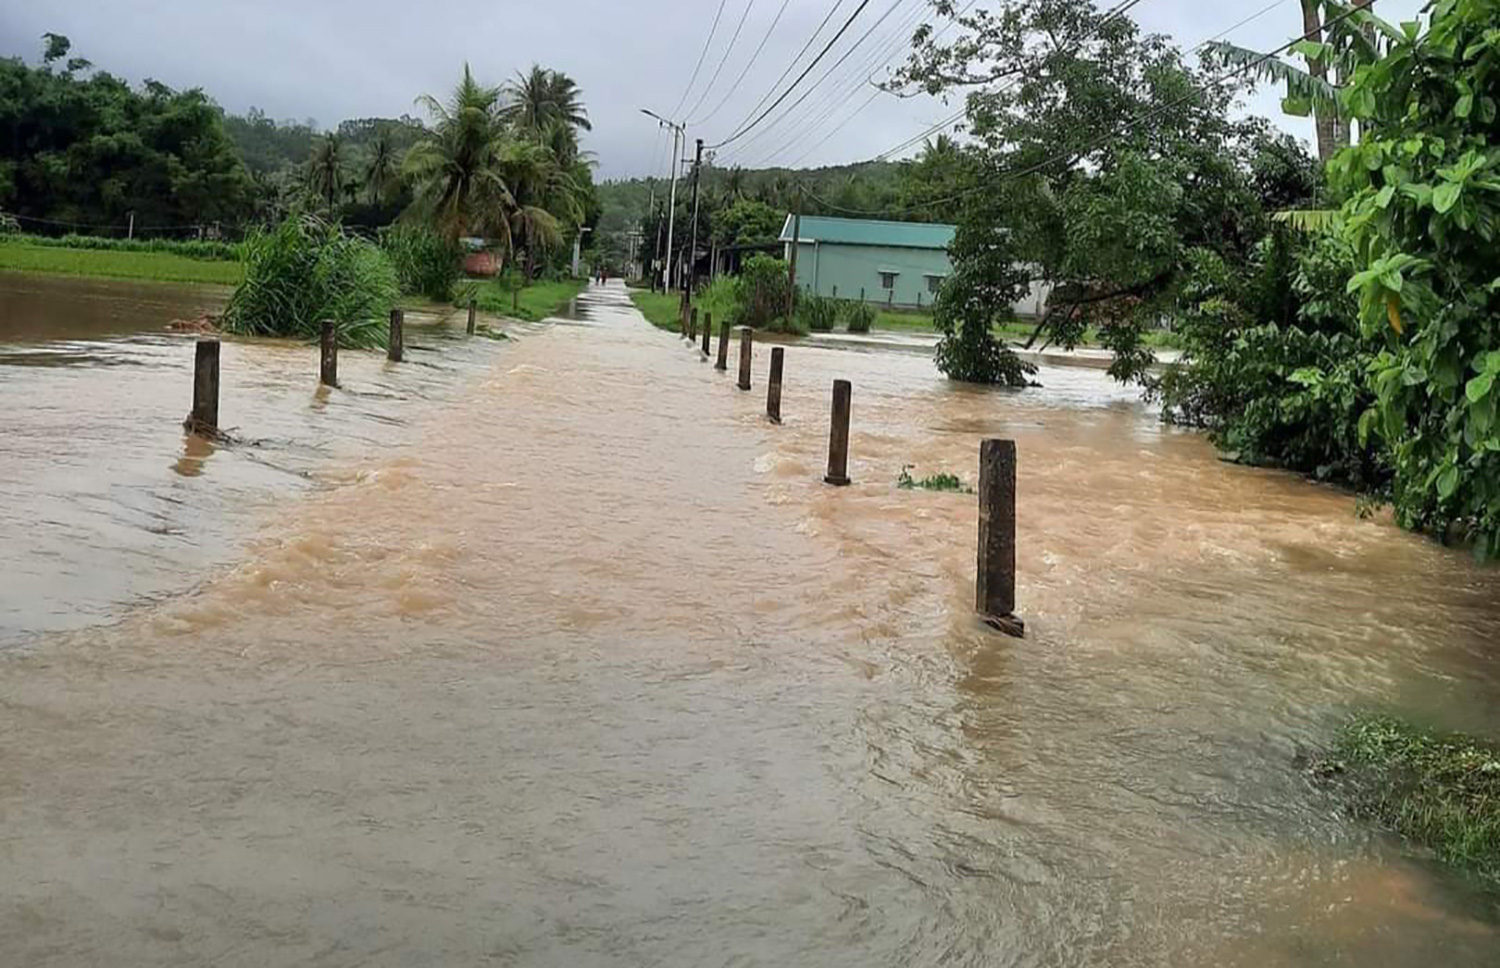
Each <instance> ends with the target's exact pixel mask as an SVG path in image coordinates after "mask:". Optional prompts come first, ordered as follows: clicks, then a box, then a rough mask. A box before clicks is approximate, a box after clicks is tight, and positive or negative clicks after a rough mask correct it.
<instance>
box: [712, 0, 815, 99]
mask: <svg viewBox="0 0 1500 968" xmlns="http://www.w3.org/2000/svg"><path fill="white" fill-rule="evenodd" d="M791 2H792V0H781V9H780V10H777V11H776V16H775V18H773V19H772V20H771V26H769V27H767V28H766V32H765V35H764V36H762V37H761V38H760V44H759V46H757V47H756V48H755V53H753V54H751V55H750V59H749V60H748V61H746V62H745V67H744V69H743V70H741V71H740V76H739V77H736V78H735V79H734V83H733V84H731V85H729V90H727V91H725V92H724V96H723V97H722V98H721V99H720V100H719V103H718V104H715V105H714V106H713V109H712V110H710V111H709V112H708V113H707V114H705V115H704V116H703V117H701V118H699V119H698V120H697V121H694V122H692V123H693V124H695V125H697V124H707V123H708V122H709V121H710V120H711V119H712V118H713V117H714V116H716V115H717V114H718V113H719V112H720V111H722V110H723V109H724V105H726V104H728V103H729V99H730V98H732V97H734V95H735V92H737V91H738V90H739V89H740V85H741V84H743V83H744V82H745V77H746V76H747V75H748V74H749V73H750V68H752V67H754V66H755V62H756V61H758V60H760V55H761V52H762V51H764V50H765V49H766V42H767V41H769V40H770V39H771V34H772V33H774V32H775V30H776V25H777V24H779V23H781V15H782V14H784V13H786V8H787V6H788V5H789V4H790V3H791ZM834 9H837V5H835V8H834ZM830 13H831V12H830ZM820 29H821V28H820ZM814 36H816V35H814ZM809 46H811V44H809ZM798 56H799V57H800V56H801V55H800V54H799V55H798ZM793 63H795V61H794V62H793ZM786 73H787V74H789V73H791V67H788V68H787V71H786ZM782 77H783V78H785V77H786V74H782ZM776 83H778V84H780V83H781V82H780V81H777V82H776ZM761 103H762V104H764V103H765V98H762V99H761ZM756 107H760V105H759V104H757V105H756Z"/></svg>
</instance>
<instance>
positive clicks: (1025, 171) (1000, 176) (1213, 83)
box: [808, 4, 1364, 216]
mask: <svg viewBox="0 0 1500 968" xmlns="http://www.w3.org/2000/svg"><path fill="white" fill-rule="evenodd" d="M1276 6H1279V4H1273V5H1272V6H1271V7H1268V8H1267V11H1269V10H1272V9H1275V7H1276ZM1363 10H1364V8H1363V7H1350V8H1349V9H1348V10H1345V11H1344V12H1343V13H1342V14H1339V15H1338V16H1336V17H1334V18H1332V19H1331V20H1328V21H1325V22H1324V23H1323V24H1322V25H1321V26H1320V27H1319V29H1318V32H1322V31H1325V30H1327V29H1328V28H1329V27H1332V26H1334V25H1335V24H1338V23H1341V22H1342V21H1344V20H1347V19H1349V18H1350V17H1353V16H1354V15H1355V14H1357V13H1360V12H1361V11H1363ZM1267 11H1262V13H1265V12H1267ZM1250 19H1254V18H1253V17H1252V18H1250ZM1247 22H1248V21H1247ZM1220 36H1221V37H1222V36H1223V35H1222V34H1221V35H1220ZM1311 37H1312V32H1308V33H1304V34H1299V35H1298V36H1296V37H1293V38H1292V39H1291V40H1288V41H1287V42H1286V43H1284V44H1282V45H1281V46H1280V47H1277V48H1276V49H1275V50H1272V51H1268V52H1267V53H1265V54H1262V55H1261V56H1259V57H1257V58H1255V59H1254V60H1253V61H1249V62H1247V63H1245V64H1242V65H1241V66H1239V67H1237V68H1235V69H1234V70H1232V71H1229V72H1228V73H1226V74H1223V75H1221V76H1219V77H1216V78H1213V79H1211V80H1209V81H1208V83H1206V84H1204V85H1202V86H1201V87H1194V88H1193V89H1192V90H1189V91H1187V92H1186V93H1184V94H1183V95H1181V96H1180V97H1177V98H1174V99H1172V100H1171V101H1168V102H1167V103H1165V104H1162V105H1159V106H1157V107H1155V108H1152V109H1151V110H1150V111H1147V112H1146V113H1144V114H1141V115H1138V116H1136V117H1134V118H1131V119H1130V120H1129V121H1127V122H1126V123H1125V125H1124V126H1123V128H1122V129H1119V130H1116V131H1113V132H1109V133H1106V134H1103V135H1100V136H1099V137H1097V138H1094V139H1092V140H1090V141H1088V142H1086V143H1085V144H1083V145H1082V146H1080V147H1078V148H1074V149H1070V150H1068V151H1065V152H1060V153H1058V154H1055V155H1052V156H1051V157H1049V158H1045V159H1043V160H1041V161H1039V162H1037V163H1035V164H1033V165H1028V166H1026V167H1025V168H1020V169H1015V170H1012V171H1003V172H999V173H997V175H996V177H995V178H994V179H991V180H990V181H989V182H987V183H986V184H983V185H976V186H975V187H973V188H968V189H965V190H963V191H961V192H955V193H954V194H952V195H949V196H947V197H946V198H938V199H932V200H929V201H927V202H924V203H923V204H921V205H912V206H908V207H907V208H904V209H897V210H894V211H890V212H866V211H859V210H856V209H850V208H842V207H840V206H837V205H834V204H833V203H831V202H829V201H827V200H826V199H823V198H819V197H818V196H816V195H813V194H812V193H811V192H808V196H809V197H810V198H813V199H815V200H816V201H818V202H819V203H821V204H822V205H824V206H826V207H828V208H830V209H832V210H833V211H837V212H844V213H847V214H851V215H864V216H874V215H885V216H890V215H903V214H910V213H911V212H915V211H918V210H920V209H924V208H931V207H932V206H934V205H942V204H946V203H948V202H956V201H958V200H959V199H962V198H967V197H969V196H970V195H976V194H978V193H980V192H991V191H994V190H995V189H996V188H997V187H998V186H999V184H1000V183H1001V182H1004V181H1013V180H1015V179H1017V178H1024V177H1026V176H1027V175H1033V174H1036V173H1037V172H1039V171H1041V170H1042V169H1043V168H1047V167H1049V166H1051V165H1054V164H1057V163H1058V162H1060V161H1067V160H1068V159H1069V158H1070V157H1076V156H1080V155H1082V154H1085V153H1087V152H1089V151H1092V150H1094V149H1095V148H1098V147H1100V146H1102V145H1104V144H1106V143H1108V142H1109V141H1110V140H1111V139H1112V138H1114V137H1116V136H1117V135H1120V134H1125V133H1127V132H1128V131H1129V130H1130V129H1131V128H1134V127H1135V126H1137V125H1139V124H1141V123H1143V122H1145V121H1149V120H1151V119H1152V118H1154V117H1156V116H1157V115H1160V114H1163V113H1165V112H1167V111H1171V110H1173V109H1175V108H1178V107H1181V106H1182V105H1184V104H1186V103H1187V102H1188V101H1190V100H1192V99H1193V98H1195V97H1197V96H1198V95H1200V94H1202V93H1204V92H1205V91H1207V90H1209V89H1211V88H1215V87H1218V86H1219V85H1221V84H1224V83H1226V82H1228V81H1233V80H1236V79H1237V78H1240V77H1243V76H1245V75H1247V74H1253V73H1254V72H1256V71H1258V70H1259V69H1260V68H1261V67H1263V66H1264V65H1265V64H1266V63H1267V62H1269V61H1271V60H1274V59H1276V58H1277V57H1280V56H1281V55H1282V54H1284V53H1286V52H1287V51H1289V50H1291V49H1292V48H1293V47H1295V46H1296V45H1297V44H1300V43H1301V42H1302V41H1304V40H1308V39H1310V38H1311ZM1215 39H1217V38H1215ZM1208 43H1212V40H1210V41H1204V44H1200V45H1199V46H1200V47H1201V46H1203V45H1206V44H1208ZM1194 49H1196V48H1194Z"/></svg>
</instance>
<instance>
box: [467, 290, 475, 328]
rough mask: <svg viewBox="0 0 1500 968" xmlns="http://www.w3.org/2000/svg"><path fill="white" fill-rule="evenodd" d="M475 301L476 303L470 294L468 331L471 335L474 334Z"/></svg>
mask: <svg viewBox="0 0 1500 968" xmlns="http://www.w3.org/2000/svg"><path fill="white" fill-rule="evenodd" d="M474 303H475V300H474V297H472V296H470V297H469V329H468V333H469V335H470V336H473V335H474V309H475V305H474Z"/></svg>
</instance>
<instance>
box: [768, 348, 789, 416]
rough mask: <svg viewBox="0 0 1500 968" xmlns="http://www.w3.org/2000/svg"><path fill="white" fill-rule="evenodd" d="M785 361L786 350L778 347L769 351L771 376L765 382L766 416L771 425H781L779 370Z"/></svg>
mask: <svg viewBox="0 0 1500 968" xmlns="http://www.w3.org/2000/svg"><path fill="white" fill-rule="evenodd" d="M785 361H786V350H784V349H782V348H781V347H780V346H778V347H776V348H775V349H773V350H771V376H770V378H769V379H768V380H767V381H766V416H767V417H770V418H771V422H772V423H781V370H782V366H783V364H784V363H785Z"/></svg>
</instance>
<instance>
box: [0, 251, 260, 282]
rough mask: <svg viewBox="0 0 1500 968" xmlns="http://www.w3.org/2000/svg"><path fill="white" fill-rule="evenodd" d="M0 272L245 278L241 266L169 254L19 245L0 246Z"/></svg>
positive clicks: (158, 279) (166, 278)
mask: <svg viewBox="0 0 1500 968" xmlns="http://www.w3.org/2000/svg"><path fill="white" fill-rule="evenodd" d="M0 269H15V270H17V271H20V272H50V273H55V274H57V275H68V276H96V277H100V278H105V279H140V280H144V281H148V282H196V283H206V284H211V285H223V286H237V285H239V284H240V282H241V281H242V280H243V279H244V277H245V267H244V266H243V265H242V264H241V263H238V262H216V261H209V260H206V259H192V258H188V257H186V256H181V255H175V254H173V253H170V252H135V251H120V250H112V249H69V248H59V247H55V246H40V245H28V244H26V243H21V242H6V243H0Z"/></svg>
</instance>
